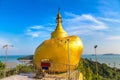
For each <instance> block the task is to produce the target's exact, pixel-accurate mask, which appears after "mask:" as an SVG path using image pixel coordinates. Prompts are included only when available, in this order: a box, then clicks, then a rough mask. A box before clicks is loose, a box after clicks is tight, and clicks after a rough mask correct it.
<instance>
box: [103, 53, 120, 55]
mask: <svg viewBox="0 0 120 80" xmlns="http://www.w3.org/2000/svg"><path fill="white" fill-rule="evenodd" d="M103 55H120V54H114V53H105V54H103Z"/></svg>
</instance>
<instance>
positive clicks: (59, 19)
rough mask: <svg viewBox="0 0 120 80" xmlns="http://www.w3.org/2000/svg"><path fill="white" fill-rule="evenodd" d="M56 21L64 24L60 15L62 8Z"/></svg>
mask: <svg viewBox="0 0 120 80" xmlns="http://www.w3.org/2000/svg"><path fill="white" fill-rule="evenodd" d="M56 21H57V23H62V18H61V14H60V8H58V14H57V18H56Z"/></svg>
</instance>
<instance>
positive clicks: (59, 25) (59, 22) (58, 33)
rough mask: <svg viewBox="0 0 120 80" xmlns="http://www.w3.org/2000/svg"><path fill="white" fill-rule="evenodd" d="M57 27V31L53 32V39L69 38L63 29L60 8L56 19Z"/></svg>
mask: <svg viewBox="0 0 120 80" xmlns="http://www.w3.org/2000/svg"><path fill="white" fill-rule="evenodd" d="M56 22H57V26H56V29H55V31H53V32H52V34H51V38H62V37H67V36H68V34H67V33H66V32H65V31H64V29H63V27H62V17H61V14H60V8H58V14H57V18H56Z"/></svg>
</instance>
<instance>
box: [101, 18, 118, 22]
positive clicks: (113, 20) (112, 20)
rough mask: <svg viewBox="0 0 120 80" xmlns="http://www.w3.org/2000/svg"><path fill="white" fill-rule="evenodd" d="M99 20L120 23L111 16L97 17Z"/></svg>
mask: <svg viewBox="0 0 120 80" xmlns="http://www.w3.org/2000/svg"><path fill="white" fill-rule="evenodd" d="M99 19H100V20H103V21H109V22H116V23H120V19H119V20H118V19H112V18H102V17H99Z"/></svg>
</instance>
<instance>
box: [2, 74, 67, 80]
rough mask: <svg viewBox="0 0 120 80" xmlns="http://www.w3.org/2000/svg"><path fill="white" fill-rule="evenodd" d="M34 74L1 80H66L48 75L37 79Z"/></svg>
mask: <svg viewBox="0 0 120 80" xmlns="http://www.w3.org/2000/svg"><path fill="white" fill-rule="evenodd" d="M34 77H35V74H33V73H21V74H19V75H13V76H10V77H7V78H4V79H0V80H66V79H65V78H64V77H61V76H55V75H46V76H45V77H44V78H43V79H35V78H34Z"/></svg>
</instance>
